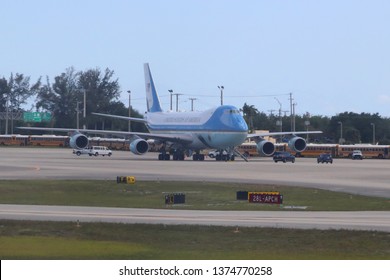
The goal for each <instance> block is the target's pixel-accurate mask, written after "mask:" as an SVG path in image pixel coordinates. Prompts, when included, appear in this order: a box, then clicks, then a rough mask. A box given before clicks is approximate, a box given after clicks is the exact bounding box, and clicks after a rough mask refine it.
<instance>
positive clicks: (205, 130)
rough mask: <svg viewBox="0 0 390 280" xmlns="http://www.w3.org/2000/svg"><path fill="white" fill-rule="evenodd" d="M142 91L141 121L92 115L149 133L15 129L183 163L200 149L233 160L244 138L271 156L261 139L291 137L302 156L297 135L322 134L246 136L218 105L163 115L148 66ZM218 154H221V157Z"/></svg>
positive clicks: (237, 117) (234, 113) (240, 122)
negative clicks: (108, 141) (154, 150)
mask: <svg viewBox="0 0 390 280" xmlns="http://www.w3.org/2000/svg"><path fill="white" fill-rule="evenodd" d="M144 73H145V90H146V104H147V112H146V113H145V116H144V118H133V117H126V116H118V115H110V114H103V113H92V114H94V115H98V116H102V117H111V118H117V119H123V120H127V121H135V122H141V123H144V124H145V125H146V127H147V128H148V130H149V132H148V133H142V132H125V131H110V130H91V129H78V130H76V129H66V128H42V127H19V129H29V130H43V131H58V132H70V133H71V136H70V146H71V147H72V148H74V149H83V148H86V147H87V146H88V137H87V136H86V135H85V134H83V133H90V134H111V135H117V136H122V137H128V138H129V148H130V151H131V152H132V153H134V154H136V155H144V154H146V153H147V152H148V151H149V143H150V141H152V142H154V144H157V145H161V146H162V147H161V149H160V153H159V155H158V159H159V160H170V159H171V155H172V158H173V160H184V158H185V155H187V156H191V155H192V159H193V160H194V161H203V160H204V158H205V156H204V155H203V154H201V151H202V150H204V149H215V150H219V151H221V153H220V155H221V156H220V157H217V158H216V159H217V160H224V161H226V160H229V161H230V160H234V159H235V156H236V155H238V156H241V157H242V158H244V159H245V160H247V159H246V158H245V157H244V156H243V155H241V154H240V153H239V152H238V151H237V150H236V149H235V147H236V146H238V145H240V144H242V143H243V142H244V141H245V140H246V139H247V138H251V139H253V140H254V141H255V142H256V144H257V151H258V153H259V154H260V155H262V156H271V155H272V154H273V153H274V151H275V146H274V144H273V143H272V142H270V141H267V140H265V139H264V137H265V136H277V135H291V138H290V140H289V142H288V145H289V147H290V149H291V150H293V151H295V152H302V151H303V150H305V148H306V141H305V140H304V139H303V138H302V137H298V136H297V134H308V133H322V132H321V131H309V132H307V131H300V132H271V133H261V134H248V126H247V124H246V122H245V120H244V118H243V116H242V115H241V113H240V111H239V110H238V109H237V108H236V107H234V106H231V105H221V106H219V107H216V108H212V109H208V110H205V111H203V112H195V111H191V112H164V111H163V109H162V107H161V103H160V100H159V96H158V94H157V91H156V88H155V85H154V82H153V78H152V74H151V72H150V68H149V64H148V63H145V64H144ZM222 151H224V152H223V153H222Z"/></svg>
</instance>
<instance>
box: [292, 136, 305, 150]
mask: <svg viewBox="0 0 390 280" xmlns="http://www.w3.org/2000/svg"><path fill="white" fill-rule="evenodd" d="M288 147H289V148H290V149H291V150H293V151H294V152H296V153H300V152H302V151H304V150H305V149H306V141H305V139H303V138H302V137H298V136H295V137H293V138H291V139H290V140H289V141H288Z"/></svg>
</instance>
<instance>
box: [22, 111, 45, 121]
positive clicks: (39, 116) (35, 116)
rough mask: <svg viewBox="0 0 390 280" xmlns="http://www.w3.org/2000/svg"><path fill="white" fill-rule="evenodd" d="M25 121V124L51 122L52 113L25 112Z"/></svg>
mask: <svg viewBox="0 0 390 280" xmlns="http://www.w3.org/2000/svg"><path fill="white" fill-rule="evenodd" d="M23 120H24V121H25V122H49V121H51V113H48V112H45V113H41V112H24V113H23Z"/></svg>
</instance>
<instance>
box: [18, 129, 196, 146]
mask: <svg viewBox="0 0 390 280" xmlns="http://www.w3.org/2000/svg"><path fill="white" fill-rule="evenodd" d="M18 128H19V129H25V130H40V131H56V132H68V133H76V132H80V133H87V134H88V133H90V134H100V135H107V134H110V135H116V136H121V137H131V136H138V137H139V138H142V139H155V140H161V141H169V142H174V143H181V144H189V143H191V142H192V140H193V139H192V138H191V137H190V136H189V135H186V134H180V133H177V134H157V133H156V134H155V133H147V132H128V131H113V130H94V129H72V128H48V127H18Z"/></svg>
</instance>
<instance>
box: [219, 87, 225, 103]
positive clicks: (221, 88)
mask: <svg viewBox="0 0 390 280" xmlns="http://www.w3.org/2000/svg"><path fill="white" fill-rule="evenodd" d="M218 88H219V89H220V90H221V106H222V105H223V90H224V87H223V86H218Z"/></svg>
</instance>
